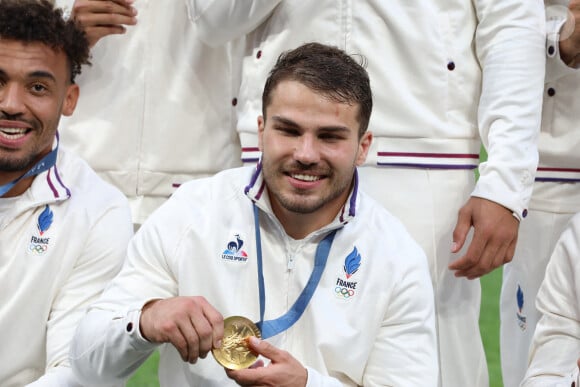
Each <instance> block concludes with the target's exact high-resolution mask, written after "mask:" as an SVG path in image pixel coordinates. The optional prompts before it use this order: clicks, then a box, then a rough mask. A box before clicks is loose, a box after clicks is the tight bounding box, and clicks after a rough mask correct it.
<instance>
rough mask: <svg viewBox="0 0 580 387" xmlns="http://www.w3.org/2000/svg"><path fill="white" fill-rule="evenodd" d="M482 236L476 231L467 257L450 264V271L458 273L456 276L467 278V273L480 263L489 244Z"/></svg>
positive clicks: (466, 254)
mask: <svg viewBox="0 0 580 387" xmlns="http://www.w3.org/2000/svg"><path fill="white" fill-rule="evenodd" d="M480 235H481V234H480V233H478V232H477V230H476V231H475V232H474V234H473V239H472V241H471V244H470V245H469V248H468V249H467V252H466V253H465V255H464V256H463V257H461V258H459V259H458V260H456V261H454V262H452V263H451V264H449V266H448V267H449V269H451V270H456V271H458V272H457V273H456V276H458V277H463V276H465V272H467V271H468V270H469V269H471V268H472V267H473V266H475V265H477V263H478V262H479V259H480V257H481V254H482V253H483V251H484V249H485V246H486V243H487V241H486V238H483V237H481V236H480Z"/></svg>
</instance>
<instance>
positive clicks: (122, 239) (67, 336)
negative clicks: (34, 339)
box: [33, 202, 133, 387]
mask: <svg viewBox="0 0 580 387" xmlns="http://www.w3.org/2000/svg"><path fill="white" fill-rule="evenodd" d="M123 204H125V205H118V206H111V208H109V209H108V210H107V211H106V212H105V213H104V214H102V215H101V217H100V218H99V219H98V220H97V221H96V222H95V224H94V225H93V227H92V228H91V230H90V232H89V233H88V237H87V240H86V242H85V249H84V252H83V253H82V254H81V256H80V257H78V259H77V261H76V265H75V267H74V269H73V271H72V273H71V275H70V276H69V277H68V278H67V280H66V282H65V283H64V285H63V286H62V287H61V288H60V289H59V292H58V294H57V295H56V297H55V299H54V302H53V304H52V306H51V311H50V315H49V319H48V321H47V333H46V370H45V372H46V375H45V376H44V377H41V378H40V379H39V380H38V381H37V382H36V383H35V384H33V385H34V386H36V387H39V386H47V387H48V386H53V385H57V386H59V387H72V386H78V385H79V384H78V382H76V381H75V379H74V378H73V377H72V374H71V373H70V362H69V357H68V354H69V349H70V343H71V341H72V337H73V334H74V332H75V329H76V327H77V324H78V323H79V321H80V320H81V318H82V316H83V315H84V314H85V312H86V310H87V308H88V307H89V305H90V304H91V303H92V302H94V301H96V300H97V298H98V297H99V296H100V295H101V293H102V291H103V289H104V288H105V286H106V285H107V283H108V282H109V281H110V280H111V279H112V278H113V277H114V276H115V275H116V274H117V273H118V272H119V269H120V268H121V265H122V262H123V259H124V258H125V253H126V249H127V244H128V242H129V239H130V237H131V235H132V233H133V229H132V223H131V216H130V213H129V207H128V205H126V202H123Z"/></svg>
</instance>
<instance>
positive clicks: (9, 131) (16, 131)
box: [0, 128, 26, 140]
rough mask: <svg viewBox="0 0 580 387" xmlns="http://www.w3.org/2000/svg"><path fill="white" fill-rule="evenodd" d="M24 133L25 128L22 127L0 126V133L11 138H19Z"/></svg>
mask: <svg viewBox="0 0 580 387" xmlns="http://www.w3.org/2000/svg"><path fill="white" fill-rule="evenodd" d="M25 134H26V129H23V128H0V135H1V136H2V137H4V138H8V139H11V140H16V139H19V138H20V137H23V136H24V135H25Z"/></svg>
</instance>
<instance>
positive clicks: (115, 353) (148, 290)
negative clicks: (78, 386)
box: [70, 203, 181, 383]
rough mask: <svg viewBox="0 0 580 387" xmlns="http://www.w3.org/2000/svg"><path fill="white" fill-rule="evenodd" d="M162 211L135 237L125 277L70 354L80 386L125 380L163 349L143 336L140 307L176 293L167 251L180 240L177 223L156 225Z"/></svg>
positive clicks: (91, 315)
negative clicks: (168, 247) (173, 227)
mask: <svg viewBox="0 0 580 387" xmlns="http://www.w3.org/2000/svg"><path fill="white" fill-rule="evenodd" d="M166 205H167V203H166V204H165V205H164V206H166ZM162 207H163V206H162ZM161 213H162V211H157V212H155V213H153V214H151V215H150V217H149V219H147V221H146V222H145V223H144V224H143V225H142V226H141V228H140V229H139V231H138V232H137V233H136V234H135V237H134V238H133V239H132V240H131V242H130V243H129V247H128V250H127V259H126V260H125V263H124V265H123V268H122V269H121V271H120V273H119V274H118V275H117V276H116V277H115V278H114V279H113V280H112V281H111V283H110V284H109V286H108V287H107V289H105V291H104V292H103V294H102V296H101V297H100V298H99V300H98V301H97V302H95V303H94V304H93V305H92V306H91V308H90V310H89V311H88V313H87V314H86V315H85V316H84V318H83V319H82V320H81V322H80V324H79V326H78V328H77V331H76V333H75V337H74V340H73V343H72V346H71V354H70V356H71V363H72V367H73V370H74V371H75V374H76V375H77V377H79V379H80V380H81V382H84V383H89V382H92V383H121V382H124V381H126V380H127V379H128V378H129V377H130V376H131V374H132V373H133V372H135V371H136V370H137V368H139V366H140V365H141V364H142V363H143V362H144V361H145V360H146V359H147V357H149V355H151V354H152V353H153V351H154V350H155V349H156V348H157V347H158V344H155V343H151V342H149V341H147V340H145V339H144V338H143V337H142V336H141V333H140V330H139V319H140V316H141V308H142V307H143V305H145V304H146V303H147V302H148V301H150V300H152V299H161V298H169V297H173V296H176V295H177V283H176V280H175V278H174V277H173V276H172V274H171V270H170V269H169V268H168V267H167V262H166V261H165V259H166V257H167V252H166V251H165V249H166V248H167V246H168V245H171V246H175V239H174V238H179V236H181V235H179V236H178V235H177V234H178V232H177V231H175V230H174V229H172V228H171V227H170V225H172V224H173V223H175V222H171V221H170V220H168V221H165V220H166V219H164V220H162V221H155V220H158V219H157V218H158V217H159V216H163V215H160V214H161ZM167 216H171V214H169V215H167ZM154 219H155V220H154ZM168 219H169V218H168ZM159 224H160V225H161V228H160V227H158V225H159Z"/></svg>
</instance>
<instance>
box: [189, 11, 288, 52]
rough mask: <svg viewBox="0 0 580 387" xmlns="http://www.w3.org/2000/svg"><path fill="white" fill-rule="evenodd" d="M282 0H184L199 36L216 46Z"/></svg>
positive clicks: (259, 19) (250, 26)
mask: <svg viewBox="0 0 580 387" xmlns="http://www.w3.org/2000/svg"><path fill="white" fill-rule="evenodd" d="M281 1H282V0H243V1H240V0H187V2H188V6H189V7H188V8H189V16H190V19H191V20H192V21H193V22H194V23H195V24H196V26H197V32H198V33H199V38H200V39H201V40H202V41H203V42H205V43H206V44H209V45H212V46H217V45H220V44H224V43H226V42H228V41H231V40H235V39H237V38H240V37H242V36H244V35H246V34H248V33H250V32H251V31H253V30H254V29H255V28H256V27H258V26H259V25H260V24H261V23H262V22H263V21H264V20H265V19H266V18H267V17H268V16H269V15H270V13H271V12H272V10H273V9H274V8H276V6H277V5H278V3H280V2H281Z"/></svg>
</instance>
